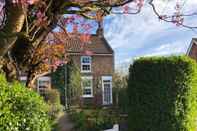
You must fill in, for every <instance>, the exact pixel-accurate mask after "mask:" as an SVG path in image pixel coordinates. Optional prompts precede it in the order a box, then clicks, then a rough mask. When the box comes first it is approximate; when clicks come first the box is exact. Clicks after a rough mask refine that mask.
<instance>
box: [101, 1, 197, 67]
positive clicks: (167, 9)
mask: <svg viewBox="0 0 197 131" xmlns="http://www.w3.org/2000/svg"><path fill="white" fill-rule="evenodd" d="M179 1H181V11H183V12H184V13H186V14H189V13H191V12H197V0H179ZM175 4H176V3H175V2H172V1H170V2H168V0H163V1H161V0H160V1H158V0H157V3H155V5H156V7H157V10H158V11H159V12H160V13H162V14H165V13H167V14H169V13H172V12H174V7H175ZM184 22H185V23H186V24H188V25H195V23H196V26H197V18H195V17H188V18H187V19H185V20H184ZM104 30H105V37H106V39H107V41H108V42H109V44H110V45H111V46H112V48H113V49H114V51H115V65H116V66H115V67H116V69H118V70H125V69H126V70H127V68H128V66H129V64H130V63H132V61H133V60H134V59H135V58H138V57H141V56H158V55H159V56H166V55H177V54H178V55H179V54H185V53H186V51H187V49H188V47H189V44H190V42H191V39H192V38H193V37H197V30H196V31H192V30H191V29H187V28H183V27H178V26H176V25H174V24H172V23H166V22H164V21H159V19H158V18H157V17H156V15H155V14H154V13H153V11H152V8H151V7H150V6H149V5H148V4H147V3H145V5H144V7H143V9H142V11H141V13H139V14H137V15H110V16H107V17H105V20H104Z"/></svg>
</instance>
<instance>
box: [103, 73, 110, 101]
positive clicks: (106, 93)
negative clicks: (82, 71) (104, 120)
mask: <svg viewBox="0 0 197 131" xmlns="http://www.w3.org/2000/svg"><path fill="white" fill-rule="evenodd" d="M102 90H103V105H110V104H112V76H102Z"/></svg>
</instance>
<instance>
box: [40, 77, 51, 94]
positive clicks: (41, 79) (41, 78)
mask: <svg viewBox="0 0 197 131" xmlns="http://www.w3.org/2000/svg"><path fill="white" fill-rule="evenodd" d="M39 81H49V88H51V78H50V77H49V76H42V77H38V79H37V91H38V92H39V91H40V89H42V88H39V86H40V85H39Z"/></svg>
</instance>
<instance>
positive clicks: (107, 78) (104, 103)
mask: <svg viewBox="0 0 197 131" xmlns="http://www.w3.org/2000/svg"><path fill="white" fill-rule="evenodd" d="M104 80H110V98H111V99H110V103H106V102H105V101H104V100H105V99H104ZM102 92H103V93H102V98H103V105H111V104H113V96H112V76H102Z"/></svg>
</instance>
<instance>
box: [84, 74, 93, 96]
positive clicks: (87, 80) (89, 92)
mask: <svg viewBox="0 0 197 131" xmlns="http://www.w3.org/2000/svg"><path fill="white" fill-rule="evenodd" d="M82 89H83V97H93V80H92V76H85V77H82Z"/></svg>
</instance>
